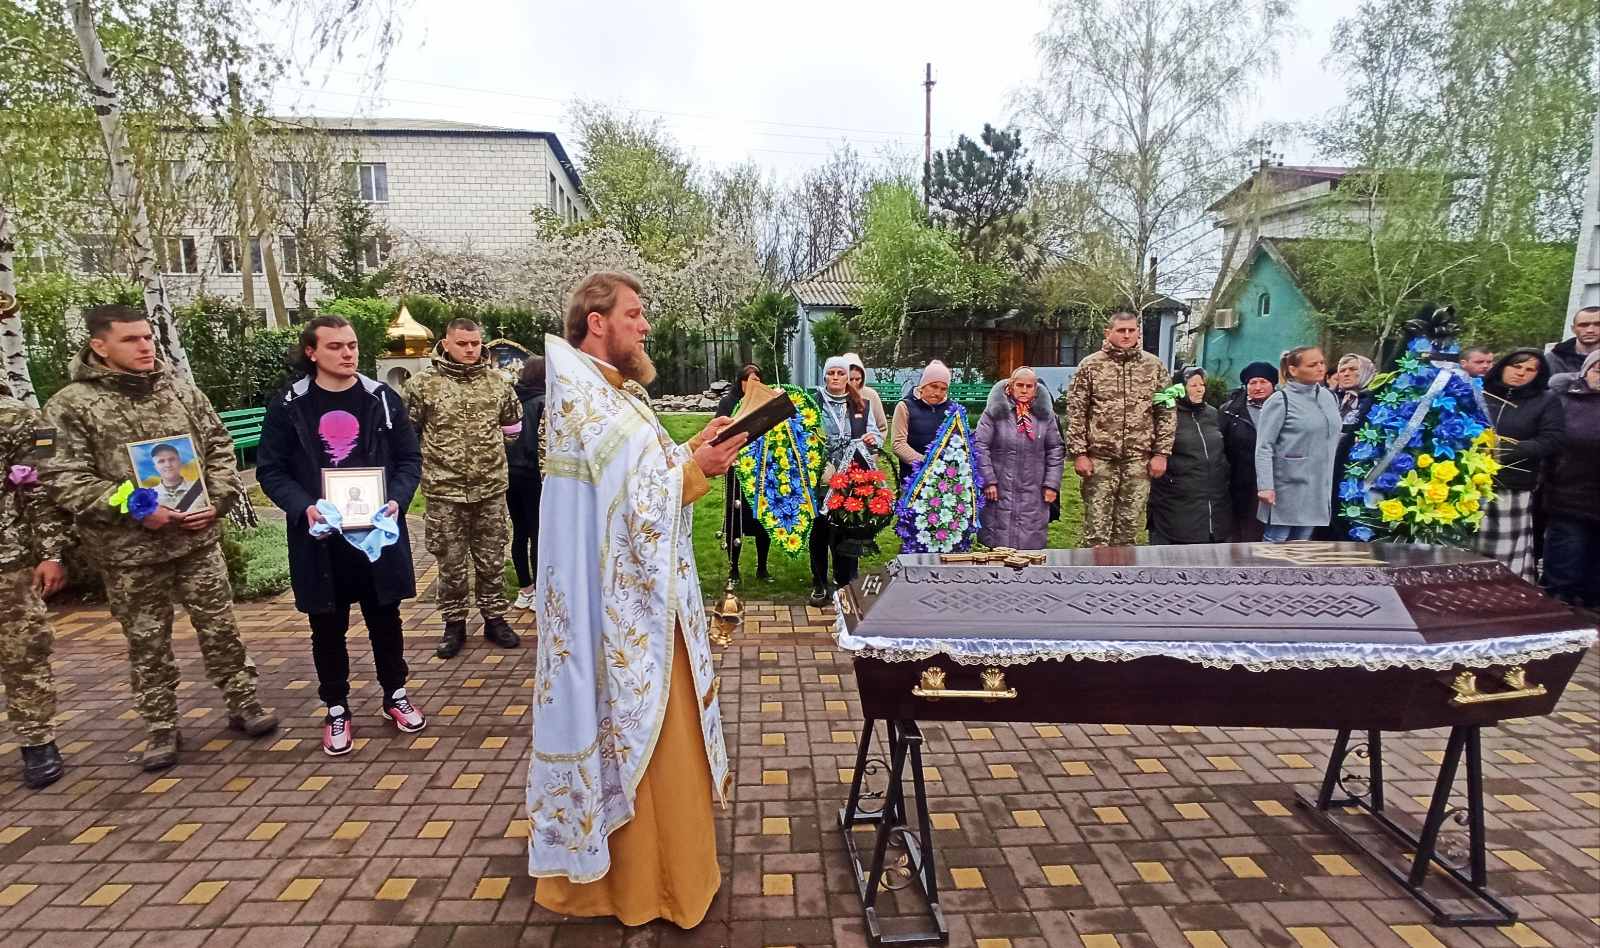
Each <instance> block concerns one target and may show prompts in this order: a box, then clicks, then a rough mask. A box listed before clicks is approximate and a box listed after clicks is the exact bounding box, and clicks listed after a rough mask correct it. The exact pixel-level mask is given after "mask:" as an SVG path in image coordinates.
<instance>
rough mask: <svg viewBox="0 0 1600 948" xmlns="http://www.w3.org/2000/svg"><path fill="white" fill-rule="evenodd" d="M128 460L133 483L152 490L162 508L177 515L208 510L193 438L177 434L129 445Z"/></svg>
mask: <svg viewBox="0 0 1600 948" xmlns="http://www.w3.org/2000/svg"><path fill="white" fill-rule="evenodd" d="M128 460H129V461H131V462H132V464H133V479H134V481H135V482H137V483H138V485H139V486H140V487H148V488H150V489H152V490H154V491H155V492H156V500H157V502H158V503H160V504H161V506H163V507H168V508H171V509H173V510H176V511H177V512H179V513H196V512H198V511H201V510H209V509H210V508H211V495H210V494H208V493H206V479H205V470H204V465H203V464H202V462H201V459H200V455H199V453H198V452H197V451H195V447H194V438H193V437H191V436H189V435H186V434H180V435H171V436H170V437H166V438H151V439H149V440H147V441H135V442H132V443H130V444H129V445H128Z"/></svg>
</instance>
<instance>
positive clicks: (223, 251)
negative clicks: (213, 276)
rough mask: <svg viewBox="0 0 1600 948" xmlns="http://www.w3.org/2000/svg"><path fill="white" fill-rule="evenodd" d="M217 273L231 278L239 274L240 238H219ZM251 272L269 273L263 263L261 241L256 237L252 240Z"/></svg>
mask: <svg viewBox="0 0 1600 948" xmlns="http://www.w3.org/2000/svg"><path fill="white" fill-rule="evenodd" d="M217 272H218V273H221V274H224V275H229V276H232V275H237V274H238V273H239V238H237V237H218V238H217ZM250 272H251V273H265V272H267V271H266V267H265V266H264V265H263V264H262V261H261V241H260V240H258V239H257V238H255V237H252V238H250Z"/></svg>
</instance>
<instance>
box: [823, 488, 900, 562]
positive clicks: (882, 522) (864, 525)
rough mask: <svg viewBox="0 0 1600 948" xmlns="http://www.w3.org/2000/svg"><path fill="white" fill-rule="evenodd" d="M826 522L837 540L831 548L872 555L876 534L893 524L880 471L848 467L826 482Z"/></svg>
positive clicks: (889, 497) (891, 500)
mask: <svg viewBox="0 0 1600 948" xmlns="http://www.w3.org/2000/svg"><path fill="white" fill-rule="evenodd" d="M826 506H827V509H828V522H829V523H831V524H832V525H833V528H834V534H835V536H836V537H838V540H837V541H836V542H835V544H834V545H835V546H841V545H843V546H848V547H851V548H852V549H846V550H844V551H842V552H845V553H847V554H850V555H855V556H860V555H863V554H865V553H876V552H877V550H878V544H877V540H876V537H877V535H878V532H879V531H881V530H882V529H883V528H884V527H887V526H888V525H889V524H890V523H891V522H893V520H894V491H892V490H890V489H889V486H888V478H887V477H885V476H884V473H883V472H882V471H877V470H872V469H869V468H864V467H856V466H851V467H850V468H849V469H847V470H844V471H840V472H839V473H837V474H835V475H833V477H832V478H830V479H829V480H828V499H827V502H826Z"/></svg>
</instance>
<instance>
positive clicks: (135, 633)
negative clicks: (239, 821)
mask: <svg viewBox="0 0 1600 948" xmlns="http://www.w3.org/2000/svg"><path fill="white" fill-rule="evenodd" d="M84 321H85V323H86V326H87V328H88V330H89V335H90V338H89V345H88V347H86V348H85V349H84V350H83V352H81V353H80V354H79V355H78V357H77V358H76V359H74V360H73V363H72V383H71V384H69V385H68V386H67V387H65V388H63V389H62V390H61V391H59V392H57V393H56V395H55V397H54V398H52V399H50V403H49V404H48V405H46V406H45V417H46V418H47V419H48V420H49V422H50V424H52V425H53V426H54V427H55V429H56V451H55V455H54V457H52V458H50V459H49V460H47V461H45V462H44V464H43V465H42V468H41V470H40V480H41V481H43V483H44V487H45V490H46V491H47V492H48V494H49V496H50V498H51V500H53V501H54V502H55V503H56V505H57V506H59V507H61V508H62V509H63V510H65V511H66V512H67V513H68V514H69V515H71V516H72V517H73V518H74V519H75V521H76V523H77V527H78V533H79V538H80V539H81V540H82V542H83V547H84V549H85V550H87V551H88V552H89V554H90V556H91V557H92V558H93V560H94V562H95V565H96V566H97V567H98V568H99V570H100V572H101V573H102V575H103V576H104V578H105V584H106V599H107V601H108V603H109V605H110V608H111V614H112V615H113V616H115V617H116V619H117V621H118V622H120V623H121V624H122V631H123V634H124V635H126V636H127V637H128V665H129V667H130V671H131V676H130V677H131V678H132V683H133V698H134V705H135V707H136V708H137V709H138V711H139V714H140V715H141V716H142V717H143V718H144V723H145V727H146V729H147V730H148V731H149V740H148V741H147V743H146V745H145V747H146V749H145V751H144V756H143V759H142V761H141V763H142V765H143V767H144V769H146V770H163V769H165V768H167V767H171V766H172V765H173V764H176V763H177V761H178V740H179V739H178V663H177V660H176V659H175V658H174V657H173V654H172V619H173V604H174V603H182V604H183V607H184V608H185V609H187V610H188V612H189V618H190V620H191V621H192V622H193V623H194V627H195V632H196V633H197V635H198V636H199V639H200V653H201V655H202V656H203V657H204V659H205V667H206V675H207V677H209V678H210V679H211V682H212V684H214V685H216V686H217V687H218V688H220V689H221V690H222V693H223V695H224V696H225V698H226V699H227V706H228V723H229V726H231V727H233V728H234V729H236V730H241V731H244V732H245V733H247V734H249V735H251V736H253V737H254V736H260V735H262V734H268V733H270V732H272V731H274V730H276V729H277V727H278V719H277V717H275V716H274V715H273V714H272V713H271V712H269V711H267V710H265V709H264V708H262V707H261V704H260V702H259V701H257V700H256V666H255V663H254V662H252V661H251V660H250V656H249V655H247V654H246V653H245V648H244V644H243V643H242V642H241V641H240V640H239V627H238V625H237V623H236V622H235V621H234V616H233V590H232V588H231V587H230V585H229V583H228V566H227V563H226V562H225V561H224V560H223V556H222V542H221V540H222V537H221V533H220V531H219V529H218V526H217V518H218V517H220V516H225V515H226V514H227V512H228V510H229V509H230V508H232V507H233V506H234V505H235V504H237V503H238V502H239V497H240V495H241V494H242V493H243V485H242V484H241V483H240V481H239V475H238V471H237V470H236V469H235V468H234V461H233V440H232V439H231V438H230V437H229V436H228V432H227V430H226V429H224V428H223V426H222V421H221V419H219V418H218V417H217V413H216V411H215V410H213V409H212V407H211V402H210V401H209V400H207V399H206V397H205V395H204V394H203V393H201V391H200V390H199V389H197V388H195V387H194V386H193V385H192V384H190V383H188V382H185V381H182V380H180V379H178V378H177V377H175V376H174V375H173V373H172V372H171V370H169V369H168V368H167V367H166V365H165V364H163V363H162V362H160V361H159V360H158V359H157V358H156V354H155V353H156V350H155V341H154V338H153V337H152V335H151V331H150V324H149V323H148V322H146V320H145V316H144V313H142V312H141V311H139V310H135V309H132V308H131V307H127V306H96V307H93V308H91V309H89V310H88V311H86V312H85V313H84ZM185 435H187V436H188V437H189V438H190V439H192V442H193V445H194V450H195V454H196V456H197V457H198V458H199V459H200V463H201V466H202V477H203V478H204V480H205V485H206V491H207V492H208V493H209V494H210V497H211V504H210V506H209V507H207V508H206V509H205V510H201V511H196V512H192V513H179V512H177V511H176V510H172V509H171V508H167V507H158V508H157V509H156V510H155V512H153V513H151V514H150V515H149V516H147V517H145V518H144V519H143V520H135V519H134V518H133V516H132V515H131V514H129V513H126V512H124V511H123V510H121V509H119V508H118V507H117V506H113V504H112V498H113V495H115V494H117V493H118V489H119V487H122V486H123V485H125V484H131V482H132V481H133V479H134V477H135V473H134V469H133V462H132V460H131V459H130V458H129V456H128V448H127V446H128V444H129V443H131V442H138V441H146V440H151V439H156V438H160V439H163V440H170V439H173V438H179V437H182V436H185Z"/></svg>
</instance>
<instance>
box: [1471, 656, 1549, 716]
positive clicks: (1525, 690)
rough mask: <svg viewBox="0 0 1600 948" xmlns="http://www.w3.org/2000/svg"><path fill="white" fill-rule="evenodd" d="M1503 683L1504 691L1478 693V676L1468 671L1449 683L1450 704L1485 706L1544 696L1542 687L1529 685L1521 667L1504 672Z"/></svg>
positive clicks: (1526, 673)
mask: <svg viewBox="0 0 1600 948" xmlns="http://www.w3.org/2000/svg"><path fill="white" fill-rule="evenodd" d="M1500 680H1501V681H1503V682H1505V686H1506V688H1507V689H1508V690H1506V691H1487V692H1486V691H1479V690H1478V676H1477V675H1476V674H1475V673H1473V672H1470V671H1464V672H1461V673H1460V674H1458V675H1456V677H1455V680H1454V681H1452V682H1451V683H1450V690H1451V691H1453V692H1455V694H1453V695H1451V696H1450V703H1451V704H1452V705H1454V706H1455V707H1458V708H1459V707H1461V706H1462V705H1468V704H1487V703H1489V702H1491V701H1515V700H1517V699H1518V698H1537V697H1538V696H1539V695H1542V694H1545V687H1544V685H1531V686H1530V685H1529V684H1528V670H1527V669H1526V668H1523V667H1522V666H1521V665H1517V666H1514V667H1512V668H1510V669H1507V670H1506V673H1505V674H1504V675H1502V676H1501V678H1500Z"/></svg>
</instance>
